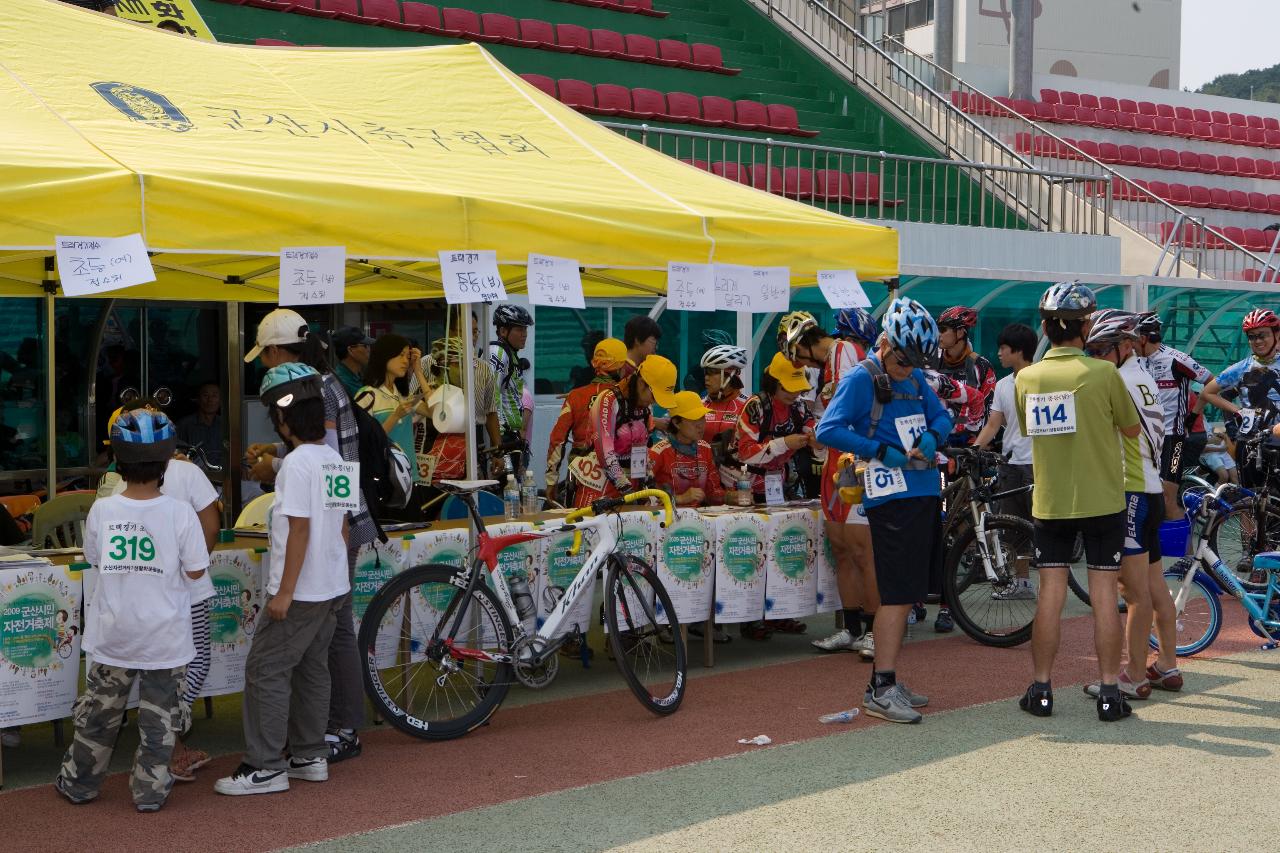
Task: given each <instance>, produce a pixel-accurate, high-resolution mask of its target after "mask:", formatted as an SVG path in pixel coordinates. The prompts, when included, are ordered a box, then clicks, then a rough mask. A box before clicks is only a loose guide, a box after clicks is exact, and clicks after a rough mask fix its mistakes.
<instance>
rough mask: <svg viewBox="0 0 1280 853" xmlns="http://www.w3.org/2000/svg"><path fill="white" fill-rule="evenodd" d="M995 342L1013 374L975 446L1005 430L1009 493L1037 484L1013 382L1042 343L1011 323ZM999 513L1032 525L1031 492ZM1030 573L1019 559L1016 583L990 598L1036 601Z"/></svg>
mask: <svg viewBox="0 0 1280 853" xmlns="http://www.w3.org/2000/svg"><path fill="white" fill-rule="evenodd" d="M996 341H997V343H998V345H999V350H997V356H998V357H999V359H1000V366H1001V367H1003V368H1005V369H1006V370H1012V371H1013V372H1012V373H1010V374H1009V375H1008V376H1006V377H1004V378H1003V379H1001V380H1000V381H999V382H997V383H996V390H995V393H994V394H993V395H992V400H991V414H990V416H989V417H988V418H987V423H986V425H985V426H983V428H982V432H980V433H978V438H977V439H976V440H975V442H974V444H975V445H976V446H977V447H981V448H985V447H986V446H987V445H988V444H990V443H991V442H992V440H993V439H994V438H995V437H996V433H998V432H999V431H1000V428H1001V427H1004V437H1003V438H1002V439H1001V441H1000V447H1001V455H1002V456H1003V457H1004V461H1003V462H1002V463H1000V478H999V481H998V482H999V491H1008V490H1009V489H1017V488H1020V487H1022V486H1030V485H1031V484H1032V483H1033V482H1034V480H1033V478H1032V473H1031V439H1029V438H1027V437H1026V436H1025V435H1023V434H1022V423H1021V421H1019V420H1018V408H1017V401H1016V399H1015V395H1014V388H1013V378H1014V377H1015V376H1017V375H1018V371H1020V370H1022V368H1024V367H1026V366H1027V365H1029V364H1031V360H1032V359H1033V358H1035V354H1036V344H1037V343H1038V342H1039V339H1038V337H1037V336H1036V333H1035V331H1034V330H1033V329H1032V328H1031V327H1030V326H1025V325H1023V324H1022V323H1011V324H1010V325H1008V326H1005V327H1004V329H1002V330H1001V332H1000V336H999V337H998V338H997V339H996ZM1000 512H1002V513H1005V514H1006V515H1015V516H1017V517H1018V518H1022V519H1025V520H1026V521H1027V522H1028V523H1031V491H1030V490H1027V491H1024V492H1021V493H1019V494H1016V495H1012V496H1010V497H1007V498H1005V499H1004V500H1002V501H1000ZM1029 569H1030V566H1029V564H1028V562H1027V560H1026V558H1025V557H1022V558H1019V559H1018V564H1017V567H1016V569H1015V574H1016V575H1017V580H1016V581H1014V583H1013V585H1012V586H1010V587H1008V588H1007V589H997V590H995V591H993V592H992V593H991V597H992V598H994V599H996V600H1004V601H1029V600H1033V599H1034V598H1035V597H1036V591H1035V588H1034V587H1033V586H1032V585H1031V578H1030V571H1029Z"/></svg>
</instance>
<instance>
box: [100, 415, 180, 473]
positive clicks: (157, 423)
mask: <svg viewBox="0 0 1280 853" xmlns="http://www.w3.org/2000/svg"><path fill="white" fill-rule="evenodd" d="M177 443H178V431H177V430H176V429H174V427H173V421H171V420H169V416H168V415H166V414H164V413H163V412H152V411H149V410H147V409H135V410H133V411H130V412H122V413H121V414H120V417H118V418H116V419H115V423H113V424H112V425H111V452H112V453H114V454H115V455H116V460H117V461H119V462H124V463H126V464H127V463H131V462H166V461H168V460H169V459H172V458H173V451H174V448H175V447H176V446H177Z"/></svg>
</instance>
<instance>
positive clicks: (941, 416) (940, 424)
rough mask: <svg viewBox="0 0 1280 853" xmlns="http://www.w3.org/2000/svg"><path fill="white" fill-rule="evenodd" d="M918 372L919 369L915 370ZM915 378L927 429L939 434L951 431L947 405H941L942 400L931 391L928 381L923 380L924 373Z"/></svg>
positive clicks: (944, 434) (943, 434)
mask: <svg viewBox="0 0 1280 853" xmlns="http://www.w3.org/2000/svg"><path fill="white" fill-rule="evenodd" d="M917 372H919V371H917ZM917 379H918V380H919V381H920V385H921V389H922V394H921V395H922V397H923V398H924V400H923V402H924V417H925V421H926V422H928V424H929V429H931V430H933V431H934V432H935V433H937V434H938V435H940V436H946V435H947V433H949V432H951V416H950V415H949V414H947V407H946V406H944V405H942V401H941V400H939V399H938V395H937V394H935V393H933V389H932V388H930V387H929V383H928V382H925V381H924V375H923V374H921V375H920V376H919V377H917Z"/></svg>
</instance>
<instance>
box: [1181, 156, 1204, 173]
mask: <svg viewBox="0 0 1280 853" xmlns="http://www.w3.org/2000/svg"><path fill="white" fill-rule="evenodd" d="M1178 170H1179V171H1182V172H1198V171H1200V156H1199V155H1198V154H1196V152H1194V151H1179V152H1178Z"/></svg>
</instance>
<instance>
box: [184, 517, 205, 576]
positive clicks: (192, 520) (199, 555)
mask: <svg viewBox="0 0 1280 853" xmlns="http://www.w3.org/2000/svg"><path fill="white" fill-rule="evenodd" d="M182 509H183V513H182V519H181V521H180V522H179V523H178V560H179V563H180V564H181V566H182V570H183V571H184V572H198V571H200V570H201V569H207V568H208V567H209V551H208V549H207V548H205V544H204V533H203V531H202V530H201V529H200V519H198V518H196V511H195V510H193V509H192V508H191V507H189V506H183V507H182Z"/></svg>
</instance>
